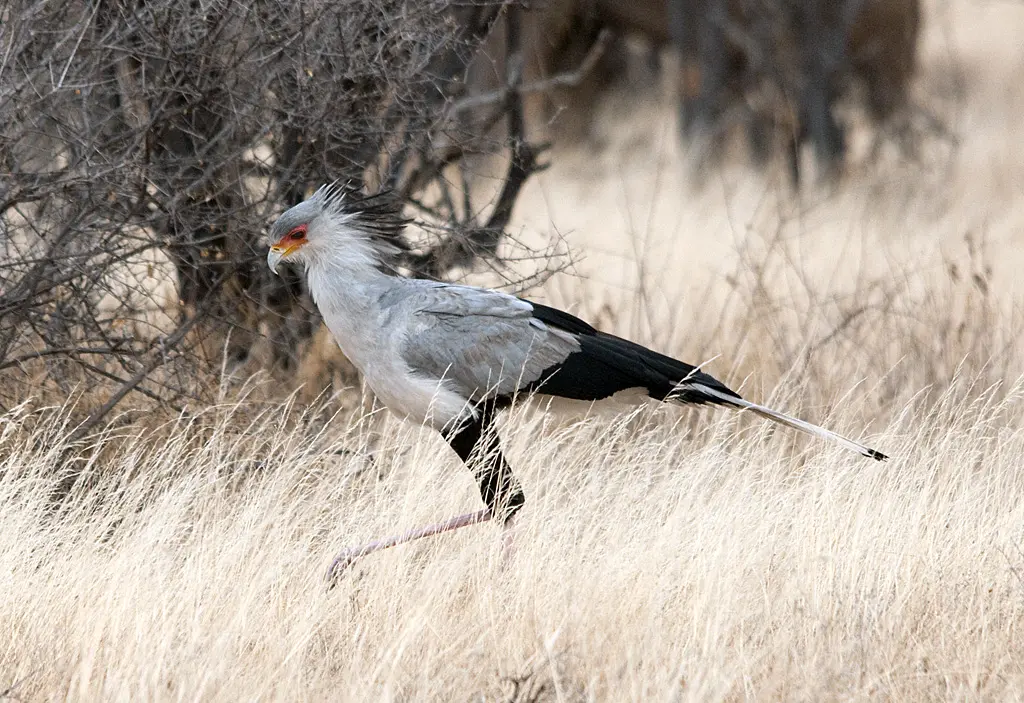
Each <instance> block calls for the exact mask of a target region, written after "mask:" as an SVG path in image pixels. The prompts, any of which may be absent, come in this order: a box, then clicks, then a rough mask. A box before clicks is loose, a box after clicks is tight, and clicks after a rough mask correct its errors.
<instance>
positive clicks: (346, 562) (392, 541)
mask: <svg viewBox="0 0 1024 703" xmlns="http://www.w3.org/2000/svg"><path fill="white" fill-rule="evenodd" d="M490 519H491V511H490V509H489V508H484V509H483V510H477V511H476V512H475V513H466V514H465V515H459V516H458V517H453V518H452V519H450V520H445V521H444V522H440V523H438V524H436V525H428V526H426V527H420V528H417V529H415V530H409V531H408V532H406V533H404V534H401V535H396V536H394V537H387V538H385V539H378V540H375V541H373V542H369V543H367V544H364V545H362V546H360V547H349V548H347V549H345V550H343V551H342V552H341V553H339V554H338V556H336V557H334V561H332V562H331V565H330V567H328V569H327V581H328V583H333V582H334V580H335V579H337V578H338V577H339V576H340V575H341V574H342V572H344V571H345V569H347V568H348V567H350V566H352V564H353V562H355V560H356V559H358V558H360V557H364V556H366V555H367V554H372V553H373V552H379V551H380V550H382V549H387V548H388V547H394V546H396V545H399V544H405V543H406V542H412V541H414V540H417V539H421V538H423V537H433V536H434V535H439V534H441V533H442V532H451V531H452V530H457V529H459V528H460V527H467V526H469V525H476V524H477V523H481V522H487V521H488V520H490Z"/></svg>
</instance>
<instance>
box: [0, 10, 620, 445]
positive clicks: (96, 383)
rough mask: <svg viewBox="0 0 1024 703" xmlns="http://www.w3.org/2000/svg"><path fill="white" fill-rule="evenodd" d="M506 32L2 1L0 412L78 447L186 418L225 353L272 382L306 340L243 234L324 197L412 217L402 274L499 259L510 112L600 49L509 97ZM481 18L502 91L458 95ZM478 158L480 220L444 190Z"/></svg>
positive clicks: (500, 15) (470, 26) (295, 289)
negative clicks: (130, 405) (488, 184)
mask: <svg viewBox="0 0 1024 703" xmlns="http://www.w3.org/2000/svg"><path fill="white" fill-rule="evenodd" d="M521 14H522V9H521V8H520V7H519V6H518V4H517V2H516V0H481V1H480V2H475V3H472V4H464V3H461V2H456V1H455V0H426V1H425V2H423V3H416V4H413V5H409V4H407V3H404V2H401V1H400V0H356V1H355V2H351V3H346V4H345V5H344V7H342V8H339V7H336V6H335V5H334V4H332V3H327V2H322V1H320V0H306V1H305V2H300V3H296V4H285V5H282V4H280V3H277V2H270V1H269V0H257V2H255V3H251V4H246V5H244V6H243V5H240V4H238V3H230V2H227V0H223V1H221V0H215V1H214V2H213V3H212V4H209V5H208V6H207V7H206V8H205V9H204V11H203V12H196V11H195V10H194V8H193V7H192V6H189V5H182V4H181V3H177V2H173V0H155V1H147V2H144V3H143V2H141V1H139V0H115V1H114V2H110V3H96V4H89V3H84V2H75V1H72V2H69V3H56V4H47V3H33V2H30V1H29V0H20V1H19V0H15V2H14V4H13V5H10V6H9V7H8V8H7V9H6V10H5V11H4V15H3V18H2V19H3V22H4V23H5V32H4V34H3V35H2V36H0V161H2V168H0V375H2V378H0V381H2V387H3V390H2V391H0V396H3V397H0V402H5V401H6V400H7V399H8V398H9V399H11V400H17V399H19V398H22V397H25V396H27V395H30V394H37V393H40V392H45V391H46V390H48V389H49V390H55V391H58V392H59V393H61V394H64V395H68V394H76V396H77V397H79V398H81V397H88V398H89V399H90V400H89V402H88V403H85V404H84V405H83V409H84V410H86V411H87V415H86V416H85V419H84V422H83V423H82V424H81V425H79V427H78V430H77V431H76V433H75V437H74V438H75V439H81V438H82V437H85V436H86V435H87V434H88V433H89V432H90V431H91V430H92V429H93V428H95V427H96V426H97V425H98V424H99V423H101V422H102V421H103V420H104V419H105V418H106V417H108V416H109V414H110V413H111V411H112V410H113V409H114V408H116V407H117V406H118V405H119V404H120V403H122V402H123V401H124V400H125V399H126V398H129V397H138V398H140V399H141V398H149V399H151V400H156V401H158V402H160V403H164V404H168V405H169V406H171V407H173V406H176V405H178V404H180V403H181V402H182V401H183V400H186V399H190V398H202V397H203V396H204V393H205V392H206V391H205V389H206V388H209V387H211V386H210V384H208V383H204V382H203V381H202V380H201V379H202V378H204V377H205V376H204V374H214V373H217V370H218V369H219V368H220V367H221V363H222V361H223V360H224V357H223V354H225V353H226V354H227V360H228V362H229V363H228V368H229V370H230V369H232V368H237V367H240V366H243V365H244V366H245V367H246V368H248V369H249V371H250V372H251V371H253V370H255V369H256V368H258V367H259V365H261V364H263V365H267V364H269V367H270V368H271V369H275V368H291V367H294V366H295V365H296V364H297V363H298V360H299V357H300V355H301V353H302V349H303V348H304V345H305V342H306V340H308V339H309V338H310V337H311V336H312V334H313V332H314V331H315V330H316V329H317V327H318V324H319V321H318V318H317V317H316V314H315V312H313V306H312V305H310V304H309V301H308V300H306V294H305V292H304V290H303V284H302V281H301V280H300V279H299V278H298V276H296V275H294V274H292V275H289V276H286V278H285V279H284V280H280V279H275V278H273V277H271V276H270V275H269V274H268V272H267V271H266V268H265V265H264V258H265V254H266V249H265V243H264V242H262V241H261V239H260V238H261V234H262V232H263V231H264V229H265V227H266V225H267V223H268V222H269V221H270V220H271V219H272V217H273V216H274V215H275V214H276V213H278V212H280V211H282V210H283V209H285V208H286V207H288V206H290V205H292V204H294V203H295V202H297V201H298V200H299V199H301V198H303V197H305V195H306V194H307V193H308V192H309V191H310V190H311V189H312V188H315V187H316V186H318V185H320V184H322V183H324V182H327V181H332V180H337V179H341V180H344V181H348V182H350V183H352V184H353V186H354V187H357V188H359V187H362V188H363V189H365V190H371V191H372V190H373V189H375V188H378V187H391V188H393V189H394V190H395V191H396V192H398V193H400V194H401V195H402V196H403V197H405V198H406V200H407V201H408V202H409V203H410V204H413V205H415V204H417V203H418V204H420V205H424V206H426V207H427V208H428V209H429V211H430V213H431V215H432V216H431V218H430V220H431V221H430V222H428V223H426V225H427V226H426V227H425V229H424V230H423V231H424V232H426V233H427V235H428V238H427V240H426V241H425V242H421V243H419V244H418V245H417V247H413V246H411V245H410V246H409V247H407V248H408V249H409V251H410V252H415V253H410V254H409V259H408V260H407V261H406V262H404V263H405V264H406V265H407V266H408V268H409V269H410V270H412V271H414V272H415V273H416V274H418V275H424V276H432V277H448V276H451V275H453V273H455V272H456V271H457V270H460V269H465V268H466V267H470V266H472V265H474V263H475V262H476V261H478V260H479V259H481V258H486V259H490V260H493V261H500V252H499V244H500V243H501V241H502V237H503V234H504V230H505V228H506V227H507V226H508V224H509V220H510V217H511V213H512V210H513V207H514V205H515V201H516V199H517V197H518V195H519V193H520V192H521V189H522V187H523V185H524V183H525V182H527V180H528V179H529V178H530V176H531V175H532V174H534V173H535V172H536V171H537V170H538V169H539V168H540V167H541V166H540V165H539V164H538V155H539V153H540V151H541V148H540V147H538V146H536V145H532V144H529V143H528V142H527V141H526V139H525V137H524V128H523V104H522V95H523V93H524V92H526V91H538V90H544V89H547V87H554V86H556V85H562V84H572V83H573V82H574V81H578V80H580V78H579V76H581V75H582V73H585V72H586V71H589V70H590V69H591V68H592V67H593V65H594V63H595V62H596V58H594V56H595V55H596V52H597V51H600V50H601V49H595V50H594V51H592V52H591V55H590V56H588V57H587V59H586V60H585V61H584V63H583V64H582V65H581V66H580V67H579V69H577V70H576V71H574V72H573V74H567V75H564V76H557V77H555V78H552V79H549V80H548V81H545V82H542V83H541V84H532V85H528V86H524V85H523V84H522V65H523V57H522V48H521V46H520V44H521V41H520V34H521V28H520V24H521ZM497 22H505V23H506V36H507V46H506V47H505V56H504V59H505V61H504V64H505V67H506V72H505V85H504V86H503V87H502V88H501V89H500V90H499V91H498V92H497V94H496V96H495V95H492V94H491V92H490V90H489V89H485V91H484V92H485V94H484V95H482V96H478V95H476V94H475V92H480V91H479V90H477V89H476V88H474V86H473V85H471V84H470V83H469V82H468V81H467V80H466V76H467V74H468V70H469V67H470V65H471V64H472V63H473V62H474V61H479V60H481V56H480V54H479V52H478V49H479V47H480V45H481V42H483V41H484V40H485V39H486V37H487V36H488V35H489V33H490V32H491V30H492V28H493V27H494V26H495V23H497ZM468 115H473V119H467V116H468ZM502 121H503V122H504V124H505V127H506V134H505V136H504V137H503V138H500V139H495V138H493V135H490V134H489V133H488V132H489V130H491V128H492V127H494V126H495V125H497V124H499V123H501V122H502ZM474 129H478V130H479V131H478V132H474V131H473V130H474ZM481 154H484V155H486V154H491V155H495V156H497V155H500V154H505V155H507V158H508V167H507V172H506V175H505V178H504V180H503V182H502V183H501V184H500V186H499V187H498V188H496V191H497V193H496V194H495V196H494V198H493V201H492V202H493V206H492V207H491V208H489V212H479V211H477V210H476V209H474V208H473V207H472V203H471V197H470V184H469V183H468V182H464V183H462V184H461V192H458V193H453V192H452V188H451V183H450V174H448V173H446V172H447V171H448V170H449V169H451V168H452V167H458V166H460V164H462V162H463V161H464V160H465V159H466V158H472V157H474V156H479V155H481ZM463 172H465V171H463ZM430 192H439V193H441V194H442V196H441V197H440V198H438V199H437V200H436V201H433V202H430V203H429V204H428V203H426V201H425V200H424V194H426V193H430ZM256 349H265V350H267V351H266V352H265V353H262V355H258V354H256V353H255V352H254V350H256ZM214 385H216V384H214Z"/></svg>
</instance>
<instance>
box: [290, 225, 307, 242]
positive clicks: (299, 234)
mask: <svg viewBox="0 0 1024 703" xmlns="http://www.w3.org/2000/svg"><path fill="white" fill-rule="evenodd" d="M305 237H306V225H299V226H298V227H296V228H295V229H293V230H292V231H291V232H289V233H288V239H291V240H293V241H296V240H299V239H305Z"/></svg>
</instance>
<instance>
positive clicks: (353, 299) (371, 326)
mask: <svg viewBox="0 0 1024 703" xmlns="http://www.w3.org/2000/svg"><path fill="white" fill-rule="evenodd" d="M317 264H318V265H314V266H311V267H309V269H308V270H307V281H308V283H309V292H310V294H311V295H312V297H313V301H314V302H315V303H316V306H317V309H318V310H319V311H320V314H321V316H323V319H324V323H325V324H326V325H327V328H328V329H329V330H330V331H331V335H332V336H333V337H334V339H335V341H336V342H337V343H338V345H339V346H340V347H341V349H342V351H343V352H344V353H345V356H347V357H348V358H349V360H350V361H352V363H354V364H355V365H356V367H357V368H358V369H359V370H360V371H361V372H363V373H364V374H365V373H366V368H365V367H366V365H367V364H370V363H372V362H373V359H374V356H375V355H376V354H377V352H376V351H375V349H376V344H377V341H378V340H377V338H378V337H379V336H380V331H379V328H380V325H381V324H383V323H382V319H381V318H382V315H383V310H382V303H381V298H382V297H383V296H384V294H385V293H386V292H387V291H388V290H390V289H391V288H393V287H394V286H395V285H396V282H397V281H400V280H401V279H398V278H396V277H394V276H389V275H387V274H385V273H383V272H381V271H380V270H378V269H377V268H375V267H373V266H354V265H351V262H342V263H338V262H317Z"/></svg>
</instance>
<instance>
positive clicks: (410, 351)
mask: <svg viewBox="0 0 1024 703" xmlns="http://www.w3.org/2000/svg"><path fill="white" fill-rule="evenodd" d="M405 224H406V220H405V219H404V218H403V217H402V215H401V211H400V203H398V202H397V201H396V200H395V199H393V198H391V197H390V196H389V195H388V194H386V193H385V194H379V195H375V196H369V197H360V196H357V195H355V194H353V193H350V192H346V191H343V190H342V189H341V188H338V187H336V186H334V185H326V186H323V187H321V188H320V189H319V190H317V191H316V193H314V194H313V195H312V196H311V197H310V198H309V199H307V200H306V201H304V202H302V203H299V204H298V205H296V206H294V207H292V208H291V209H290V210H288V211H286V212H285V213H284V214H282V215H281V217H280V218H278V220H277V221H276V222H275V223H274V225H273V227H272V228H271V231H270V237H271V241H272V242H274V244H273V245H272V246H271V248H270V253H269V254H268V255H267V264H268V265H269V266H270V269H271V271H273V272H274V273H277V267H278V265H279V264H280V263H281V262H282V261H290V262H296V263H300V264H302V265H304V266H305V269H306V278H307V282H308V284H309V291H310V293H311V294H312V296H313V300H314V301H315V303H316V306H317V308H318V309H319V310H320V313H321V315H323V318H324V322H325V323H326V324H327V327H328V329H330V331H331V334H332V335H333V336H334V338H335V339H336V340H337V342H338V345H339V346H340V347H341V349H342V351H343V352H344V353H345V356H347V357H348V358H349V360H350V361H351V362H352V363H353V364H354V365H355V367H356V368H357V369H359V371H360V372H361V373H362V375H363V378H364V379H365V380H366V383H367V384H368V385H369V387H370V388H371V389H372V390H373V392H374V393H375V394H376V396H377V397H378V398H379V399H380V400H381V401H382V402H383V403H384V404H385V405H386V406H387V407H388V408H389V409H390V410H391V411H392V412H394V413H395V414H396V415H399V416H401V417H405V418H408V419H409V420H412V421H414V422H417V423H421V424H426V425H429V426H430V427H433V428H434V429H436V430H438V431H439V432H441V433H442V434H443V435H444V436H445V438H446V439H447V441H448V443H449V444H450V445H451V447H452V449H454V450H455V453H456V454H458V455H459V458H460V459H462V461H463V462H464V463H466V464H467V465H469V463H470V459H471V458H473V459H474V467H473V473H474V475H475V478H476V481H477V483H478V484H479V487H480V495H481V496H482V497H483V501H484V504H485V505H486V507H485V508H484V509H483V510H479V511H477V512H475V513H469V514H466V515H461V516H459V517H456V518H453V519H451V520H449V521H447V522H444V523H440V524H437V525H433V526H430V527H425V528H422V529H419V530H414V531H412V532H409V533H406V534H404V535H401V536H398V537H392V538H389V539H383V540H379V541H376V542H372V543H370V544H367V545H364V546H362V547H358V548H354V549H347V550H345V551H344V552H342V553H341V554H339V555H338V557H337V558H336V559H335V560H334V561H333V562H332V564H331V567H330V569H329V570H328V578H329V579H333V577H334V576H335V575H336V574H337V573H338V572H339V571H340V570H341V569H344V568H346V567H347V566H349V565H350V564H351V563H352V562H353V561H354V560H355V559H357V558H359V557H361V556H364V555H366V554H369V553H370V552H374V551H377V550H379V549H384V548H387V547H391V546H394V545H397V544H402V543H404V542H409V541H412V540H414V539H419V538H421V537H427V536H430V535H436V534H439V533H442V532H446V531H448V530H454V529H457V528H459V527H464V526H467V525H472V524H475V523H480V522H484V521H486V520H491V519H496V520H500V521H502V522H503V523H504V524H506V525H507V524H508V523H509V521H510V520H511V519H512V517H513V516H514V515H515V514H516V512H517V511H518V510H519V509H520V508H521V507H522V506H523V503H524V502H525V500H526V497H525V495H524V494H523V489H522V486H521V484H520V483H519V481H518V480H517V479H516V477H515V476H514V475H513V474H512V471H511V469H510V468H509V466H508V464H507V462H506V461H505V457H504V456H503V455H502V453H501V448H500V445H499V440H498V437H497V434H496V433H495V432H494V431H493V429H492V423H493V422H494V419H495V415H496V413H497V412H498V411H500V410H501V409H503V408H506V407H508V406H509V405H510V404H511V402H512V399H513V397H514V396H516V395H517V394H523V395H527V394H531V393H535V392H536V393H540V394H544V395H548V396H560V397H563V398H570V399H575V400H583V401H596V400H601V399H602V398H607V397H609V396H611V395H613V394H615V393H618V392H619V391H624V390H630V389H638V390H641V391H646V393H647V395H649V396H650V397H652V398H656V399H657V400H660V401H675V402H677V403H683V404H693V405H704V404H711V405H722V406H725V407H728V408H733V409H736V410H748V411H750V412H753V413H755V414H757V415H760V416H761V417H765V418H767V419H769V420H773V421H774V422H778V423H780V424H783V425H786V426H787V427H791V428H793V429H795V430H799V431H801V432H806V433H807V434H811V435H815V436H818V437H823V438H825V439H829V440H832V441H834V442H837V443H839V444H840V445H842V446H844V447H846V448H847V449H850V450H853V451H855V452H857V453H859V454H862V455H863V456H866V457H870V458H872V459H877V460H883V459H886V458H887V457H886V456H885V455H884V454H882V453H881V452H878V451H876V450H874V449H871V448H869V447H866V446H864V445H863V444H860V443H858V442H854V441H853V440H850V439H847V438H846V437H842V436H840V435H838V434H836V433H834V432H831V431H829V430H826V429H824V428H821V427H818V426H816V425H812V424H811V423H809V422H804V421H803V420H799V419H797V418H795V417H790V416H789V415H785V414H783V413H780V412H778V411H776V410H772V409H771V408H767V407H765V406H763V405H758V404H757V403H752V402H750V401H748V400H744V399H743V398H741V397H740V396H739V395H738V394H737V393H735V392H734V391H732V390H730V389H729V388H727V387H726V386H725V385H724V384H722V383H721V382H720V381H718V380H717V379H715V378H713V377H711V376H709V375H708V374H706V373H704V372H703V371H701V370H699V369H698V368H696V367H694V366H691V365H689V364H685V363H683V362H681V361H677V360H675V359H672V358H670V357H668V356H665V355H663V354H659V353H658V352H655V351H652V350H650V349H647V348H646V347H642V346H640V345H639V344H635V343H633V342H630V341H628V340H625V339H622V338H620V337H616V336H614V335H611V334H606V333H604V332H601V331H599V330H597V329H595V328H593V327H591V326H590V325H589V324H587V323H586V322H584V321H583V320H580V319H579V318H577V317H574V316H573V315H570V314H569V313H566V312H562V311H561V310H556V309H555V308H550V307H548V306H546V305H541V304H539V303H533V302H529V301H527V300H523V299H521V298H516V297H514V296H512V295H508V294H506V293H501V292H499V291H495V290H488V289H486V288H475V287H471V286H462V285H455V284H451V283H442V282H438V281H428V280H423V279H414V278H405V277H402V276H400V275H398V274H397V273H396V272H395V271H394V269H393V268H391V267H390V266H389V264H388V262H389V260H391V259H392V257H393V256H394V255H395V254H397V253H398V251H399V246H398V242H399V241H400V240H399V238H398V236H399V234H400V233H401V231H402V229H403V228H404V227H405ZM474 452H475V453H476V456H474Z"/></svg>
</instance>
